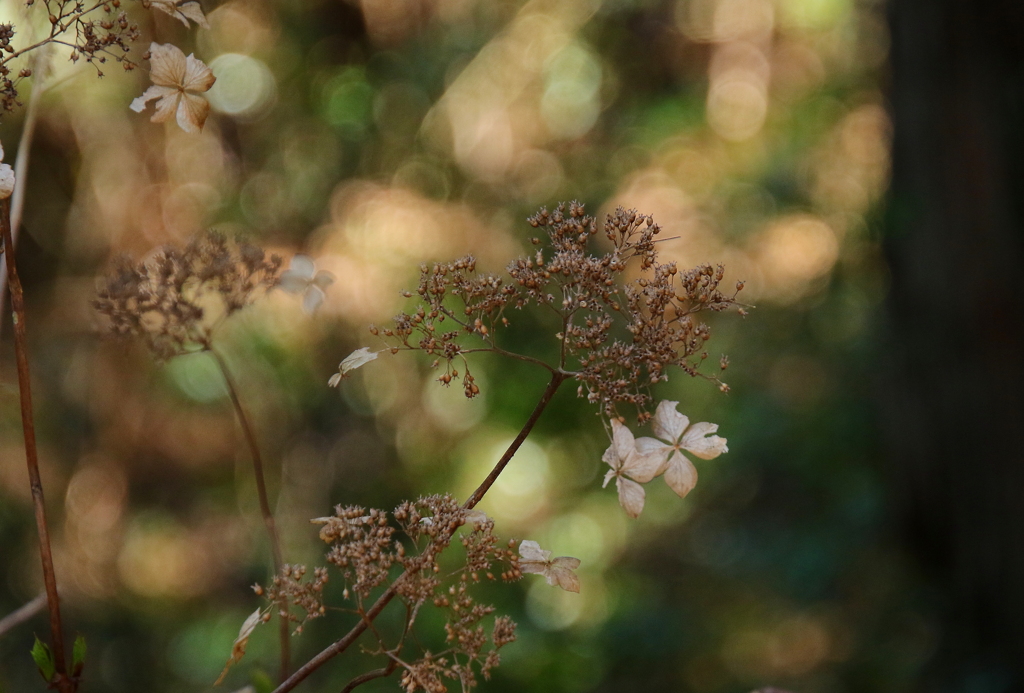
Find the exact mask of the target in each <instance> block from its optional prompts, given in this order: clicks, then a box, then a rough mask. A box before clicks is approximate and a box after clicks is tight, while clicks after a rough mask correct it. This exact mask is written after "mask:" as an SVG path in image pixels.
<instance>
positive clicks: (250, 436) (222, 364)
mask: <svg viewBox="0 0 1024 693" xmlns="http://www.w3.org/2000/svg"><path fill="white" fill-rule="evenodd" d="M206 350H207V351H209V352H210V354H211V355H213V358H214V360H215V361H216V362H217V367H218V368H220V372H221V375H222V376H223V377H224V382H225V383H226V384H227V387H228V395H229V396H230V397H231V404H232V405H233V406H234V408H235V414H236V415H237V416H238V422H239V423H240V424H241V425H242V432H243V433H244V435H245V441H246V443H247V444H248V445H249V455H250V457H252V469H253V474H254V476H255V477H256V493H257V495H258V496H259V499H260V514H262V515H263V524H265V525H266V527H267V535H268V536H269V537H270V550H271V553H272V554H273V558H274V574H275V575H280V574H281V566H282V565H284V558H283V555H282V553H281V540H280V539H279V538H278V535H277V525H276V524H275V523H274V513H273V511H272V510H271V509H270V498H269V497H268V495H267V481H266V479H265V478H264V476H263V456H262V455H261V454H260V447H259V445H258V444H257V443H256V434H255V432H253V429H252V426H251V425H249V417H248V416H246V414H245V408H244V407H243V406H242V400H241V399H239V397H238V388H236V387H235V381H234V378H232V377H231V371H229V370H228V364H227V361H225V360H224V358H223V357H222V356H221V355H220V353H218V352H217V350H216V349H214V348H213V347H212V346H207V347H206ZM286 608H287V604H285V603H284V602H282V603H281V609H280V610H281V611H284V610H285V609H286ZM279 620H280V622H281V623H280V627H279V635H280V640H281V681H284V680H285V679H287V677H288V670H289V668H290V663H289V660H290V659H291V653H290V649H291V648H290V644H289V635H288V619H287V618H286V617H284V616H281V615H279Z"/></svg>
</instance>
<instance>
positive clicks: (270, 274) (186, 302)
mask: <svg viewBox="0 0 1024 693" xmlns="http://www.w3.org/2000/svg"><path fill="white" fill-rule="evenodd" d="M280 267H281V259H280V258H279V257H277V256H271V257H270V258H269V259H267V257H266V253H265V252H264V251H263V249H262V248H259V247H257V246H255V245H252V244H249V243H244V242H232V241H229V240H227V239H226V238H225V237H224V236H221V235H220V234H216V233H207V234H203V235H201V236H198V237H196V238H194V239H193V240H192V241H191V242H190V243H189V244H188V245H187V246H185V248H175V247H171V246H168V247H164V248H161V249H160V250H158V251H157V252H155V253H154V254H152V255H151V256H150V257H149V258H147V259H145V260H143V261H141V262H138V263H135V262H132V261H131V260H130V259H128V258H122V259H121V260H119V261H118V262H117V264H116V265H115V267H114V270H113V271H112V272H111V274H110V275H109V276H108V277H106V278H105V280H104V281H103V283H102V285H101V287H100V289H99V291H98V292H97V298H96V300H94V301H93V306H94V307H95V308H96V310H97V311H99V312H100V313H101V314H102V315H105V316H106V317H107V318H108V320H109V329H110V331H111V332H112V333H113V334H115V335H117V336H120V337H134V338H137V339H141V340H142V341H144V342H145V343H146V346H148V347H149V349H150V350H151V351H152V352H153V354H154V355H155V356H156V357H157V358H160V359H168V358H171V357H172V356H176V355H178V354H182V353H187V352H189V351H194V350H196V349H203V348H209V346H210V340H211V338H212V333H213V330H214V329H215V328H216V326H217V325H218V324H219V323H220V321H221V320H222V319H224V318H226V317H228V316H230V315H231V314H233V313H235V312H236V311H238V310H241V309H242V308H244V307H245V306H246V305H248V304H249V303H251V302H252V301H253V300H254V299H255V298H256V297H257V296H258V295H260V294H261V293H262V292H264V291H266V290H267V289H270V288H271V287H273V286H274V285H275V284H276V283H277V276H278V270H279V269H280Z"/></svg>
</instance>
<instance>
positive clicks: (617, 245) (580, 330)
mask: <svg viewBox="0 0 1024 693" xmlns="http://www.w3.org/2000/svg"><path fill="white" fill-rule="evenodd" d="M529 222H530V224H531V225H532V226H533V227H534V228H542V229H544V230H545V231H546V232H547V236H548V247H547V248H545V249H538V250H537V251H536V253H535V254H534V255H532V256H529V257H521V258H518V259H516V260H514V261H513V262H512V263H510V264H509V266H508V268H507V271H508V275H509V278H510V279H511V281H507V280H505V279H503V278H501V277H497V276H494V275H484V274H481V275H478V274H476V261H475V260H474V258H472V257H464V258H461V259H459V260H455V261H454V262H448V263H438V264H434V265H432V266H426V265H424V266H423V267H422V268H421V272H420V283H419V287H418V288H417V290H416V294H417V295H418V296H419V297H420V301H421V302H420V305H419V306H418V307H417V308H416V309H415V311H413V312H412V313H400V314H399V315H397V316H396V317H395V319H394V327H392V328H387V329H380V328H377V327H372V328H371V332H372V333H373V334H375V335H381V336H383V337H384V338H385V340H386V341H388V343H389V344H390V346H391V348H392V351H399V350H416V351H422V352H424V353H426V354H429V355H431V356H433V357H435V361H434V366H435V367H436V366H439V365H440V364H441V363H442V362H444V364H445V372H444V374H443V375H442V376H441V377H440V378H439V380H440V381H441V383H443V384H445V385H448V384H449V383H450V382H451V381H452V380H453V379H456V378H458V377H459V368H462V369H463V371H464V374H463V376H462V379H463V387H464V389H465V392H466V396H467V397H472V396H474V395H475V394H477V393H478V392H479V387H477V385H476V384H475V382H474V380H473V377H472V375H471V374H470V372H469V364H468V362H467V361H466V355H467V354H469V353H472V352H475V351H496V352H499V353H503V350H502V349H501V348H500V347H499V346H498V344H497V343H496V342H495V331H496V330H497V329H499V328H502V327H505V326H507V325H508V324H509V320H508V316H507V313H508V309H509V308H510V307H511V308H515V309H522V308H524V307H527V306H529V305H531V304H535V305H539V306H546V307H550V308H551V309H552V310H554V312H555V313H556V314H557V315H558V317H559V319H560V322H561V329H560V330H559V331H558V332H557V334H556V335H555V337H556V339H557V340H558V341H559V351H560V357H559V362H558V364H557V365H556V364H548V365H549V367H551V368H558V369H559V370H561V371H562V372H565V373H567V374H569V375H571V376H573V377H575V378H576V380H577V381H579V383H580V388H579V393H580V395H581V396H583V395H585V396H586V397H587V398H588V399H589V400H590V401H591V402H594V403H596V404H599V405H600V406H601V408H602V412H603V413H604V414H605V415H606V416H608V417H613V418H618V413H617V410H616V407H617V405H619V404H621V403H626V404H630V405H633V406H635V407H637V409H638V410H639V411H640V412H641V414H640V419H641V420H644V419H646V418H648V417H649V414H648V413H646V405H647V404H648V403H649V402H650V395H649V392H648V390H649V387H650V385H652V384H654V383H657V382H659V381H662V380H666V379H667V375H666V369H667V368H668V367H669V366H677V367H679V368H681V369H682V370H683V371H684V372H686V373H688V374H689V375H691V376H698V375H700V376H703V377H707V378H709V379H711V380H713V381H715V382H717V383H718V384H719V386H720V387H721V388H722V389H723V390H725V389H727V387H726V386H725V384H724V383H722V382H721V381H720V380H719V379H718V376H717V375H706V374H704V373H701V372H700V366H701V362H702V361H704V360H705V359H706V358H708V353H707V351H706V350H705V344H706V342H707V341H708V339H709V338H710V336H711V331H710V328H709V327H708V326H707V325H706V324H704V323H703V322H700V321H698V320H697V317H696V316H697V314H698V313H700V312H702V311H706V310H710V311H723V310H727V309H729V308H734V307H735V308H738V309H739V310H740V311H741V312H743V308H742V307H741V306H740V304H738V303H737V302H736V300H735V297H736V293H737V292H738V291H739V290H740V289H741V288H742V283H739V284H737V285H736V290H735V291H734V292H733V293H732V294H731V295H727V294H725V293H723V292H722V291H721V289H720V285H721V282H722V281H723V279H724V274H725V271H724V269H723V267H722V266H721V265H719V266H718V267H712V266H710V265H700V266H698V267H695V268H693V269H690V270H687V271H679V269H678V268H677V267H676V265H675V263H671V262H670V263H660V262H659V261H658V248H657V239H656V236H657V235H658V234H659V233H660V231H661V229H660V228H659V227H658V225H657V224H655V223H654V220H653V219H652V218H651V217H650V216H646V215H643V214H639V213H637V212H636V211H635V210H624V209H622V208H619V209H618V210H616V212H615V213H614V214H612V215H611V216H609V217H608V219H607V220H606V221H605V223H604V224H603V226H602V231H603V235H604V237H605V238H606V239H607V240H608V241H609V242H610V244H611V249H610V250H609V251H608V252H605V253H603V254H594V253H592V252H591V251H590V249H589V245H590V243H591V239H592V238H593V237H594V236H596V235H597V234H598V224H597V222H596V220H595V219H594V218H593V217H591V216H588V215H587V214H586V213H585V212H584V209H583V205H581V204H579V203H576V202H573V203H570V204H568V205H564V204H563V205H559V206H558V207H557V208H556V209H555V210H554V211H553V212H549V211H548V210H546V209H542V210H541V211H540V212H538V213H537V214H536V215H534V216H533V217H531V218H530V219H529ZM533 243H534V244H535V245H540V244H541V240H540V239H533ZM634 267H635V270H634V269H631V268H634ZM406 295H407V296H410V297H411V296H413V293H412V292H406ZM446 321H447V323H448V324H447V325H445V324H444V323H445V322H446ZM467 338H468V340H467ZM457 360H458V361H459V362H460V363H458V364H455V363H454V362H456V361H457ZM721 363H722V364H724V363H725V361H724V360H723V361H722V362H721Z"/></svg>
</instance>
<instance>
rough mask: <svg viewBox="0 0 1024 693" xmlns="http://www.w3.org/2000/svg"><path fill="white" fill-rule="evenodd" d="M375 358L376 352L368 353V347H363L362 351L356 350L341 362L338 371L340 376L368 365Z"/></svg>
mask: <svg viewBox="0 0 1024 693" xmlns="http://www.w3.org/2000/svg"><path fill="white" fill-rule="evenodd" d="M376 358H377V352H375V351H370V349H369V347H363V348H362V349H356V350H355V351H353V352H352V353H351V354H349V355H348V356H346V357H345V360H343V361H342V362H341V364H340V365H339V366H338V369H339V370H340V371H341V374H342V375H347V374H348V373H349V371H353V370H355V369H356V368H359V367H360V366H362V365H364V364H367V363H369V362H370V361H373V360H374V359H376Z"/></svg>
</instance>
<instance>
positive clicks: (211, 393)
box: [167, 353, 227, 402]
mask: <svg viewBox="0 0 1024 693" xmlns="http://www.w3.org/2000/svg"><path fill="white" fill-rule="evenodd" d="M167 373H168V375H169V376H170V377H171V382H173V383H174V384H175V386H177V388H178V389H179V390H181V392H183V393H184V394H185V395H186V396H187V397H189V398H190V399H193V400H195V401H197V402H213V401H214V400H218V399H220V398H222V397H224V396H225V395H226V394H227V390H226V389H225V387H224V378H223V376H222V375H221V374H220V371H219V370H218V369H217V364H216V362H215V361H214V360H213V357H212V356H210V355H209V354H206V353H198V354H191V355H189V356H186V357H181V358H176V359H171V360H170V361H168V362H167Z"/></svg>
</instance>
